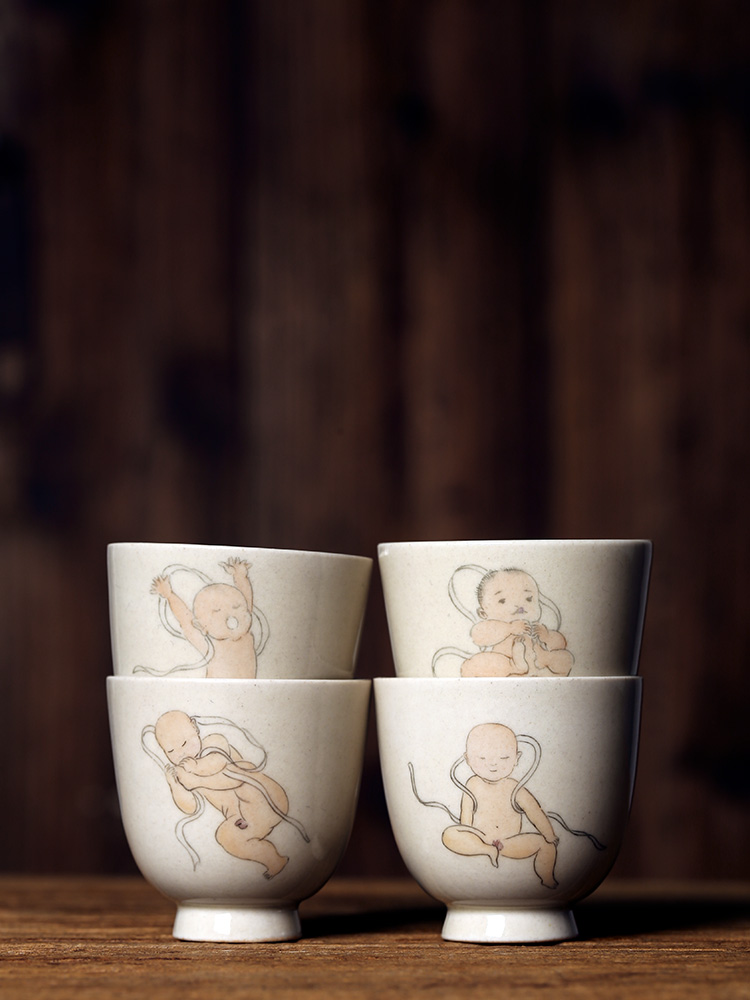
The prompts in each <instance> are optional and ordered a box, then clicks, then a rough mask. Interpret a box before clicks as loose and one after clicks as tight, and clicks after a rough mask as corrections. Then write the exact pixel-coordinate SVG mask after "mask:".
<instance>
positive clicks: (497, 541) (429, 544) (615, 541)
mask: <svg viewBox="0 0 750 1000" xmlns="http://www.w3.org/2000/svg"><path fill="white" fill-rule="evenodd" d="M480 545H481V546H487V545H533V546H535V547H538V548H552V547H553V546H556V547H562V548H575V547H581V548H582V547H584V546H587V547H593V546H601V547H602V548H604V547H609V548H615V547H618V546H620V547H622V546H648V547H652V546H653V542H652V541H651V539H650V538H484V539H483V538H463V539H461V538H454V539H449V538H446V539H442V540H441V539H433V540H417V541H412V542H410V541H400V542H379V543H378V555H385V554H386V553H387V552H388V550H390V549H417V548H420V549H426V548H442V547H444V548H459V547H462V546H480Z"/></svg>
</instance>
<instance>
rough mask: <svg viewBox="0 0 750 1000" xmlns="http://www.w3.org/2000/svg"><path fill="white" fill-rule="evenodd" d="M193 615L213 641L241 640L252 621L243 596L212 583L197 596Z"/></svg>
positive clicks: (229, 586) (240, 593)
mask: <svg viewBox="0 0 750 1000" xmlns="http://www.w3.org/2000/svg"><path fill="white" fill-rule="evenodd" d="M193 614H194V615H195V620H196V622H197V623H198V625H199V626H200V628H201V629H202V631H203V632H204V633H205V634H206V635H208V636H210V637H211V638H212V639H240V638H242V636H243V635H247V633H248V632H249V631H250V628H251V626H252V623H253V620H252V615H251V614H250V609H249V608H248V606H247V601H246V600H245V598H244V595H243V594H242V592H241V591H239V590H238V589H237V587H232V586H231V584H228V583H211V584H209V585H208V586H207V587H204V588H203V590H201V591H199V592H198V594H196V597H195V602H194V603H193Z"/></svg>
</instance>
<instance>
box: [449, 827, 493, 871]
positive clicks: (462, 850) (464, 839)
mask: <svg viewBox="0 0 750 1000" xmlns="http://www.w3.org/2000/svg"><path fill="white" fill-rule="evenodd" d="M443 843H444V844H445V846H446V847H447V848H448V850H449V851H453V853H454V854H463V855H464V856H465V857H478V856H480V855H484V856H485V857H487V858H489V859H490V861H491V862H492V864H493V865H494V866H495V868H497V855H498V848H497V846H496V845H495V844H486V843H485V842H484V841H483V840H482V838H481V837H480V836H479V834H478V833H477V832H476V830H473V829H472V828H471V827H469V826H449V827H448V829H447V830H444V831H443Z"/></svg>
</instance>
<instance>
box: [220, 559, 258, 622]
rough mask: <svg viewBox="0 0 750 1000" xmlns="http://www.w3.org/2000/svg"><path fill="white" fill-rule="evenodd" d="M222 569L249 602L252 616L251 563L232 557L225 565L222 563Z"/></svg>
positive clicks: (248, 606)
mask: <svg viewBox="0 0 750 1000" xmlns="http://www.w3.org/2000/svg"><path fill="white" fill-rule="evenodd" d="M220 565H221V568H222V569H224V570H226V572H227V573H229V575H230V576H231V577H232V579H233V580H234V585H235V587H236V588H237V590H239V592H240V593H241V594H242V596H243V597H244V598H245V600H246V601H247V609H248V611H249V612H250V613H251V614H252V610H253V588H252V584H251V583H250V563H249V562H247V561H246V560H245V559H239V558H237V557H236V556H232V557H230V558H229V559H227V561H226V562H225V563H221V564H220Z"/></svg>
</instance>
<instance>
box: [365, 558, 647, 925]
mask: <svg viewBox="0 0 750 1000" xmlns="http://www.w3.org/2000/svg"><path fill="white" fill-rule="evenodd" d="M378 556H379V563H380V571H381V578H382V583H383V591H384V596H385V602H386V611H387V616H388V625H389V630H390V636H391V645H392V650H393V657H394V662H395V669H396V675H397V676H396V677H395V678H382V677H381V678H377V679H376V680H375V706H376V716H377V728H378V744H379V750H380V758H381V767H382V773H383V783H384V787H385V792H386V800H387V805H388V812H389V816H390V820H391V825H392V828H393V832H394V836H395V838H396V842H397V845H398V847H399V850H400V852H401V855H402V857H403V859H404V861H405V863H406V865H407V867H408V868H409V870H410V871H411V873H412V874H413V876H414V877H415V878H416V879H417V881H418V882H419V883H420V884H421V885H422V887H423V888H424V889H425V890H426V891H427V892H428V893H430V894H431V895H433V896H434V897H436V898H437V899H439V900H441V901H443V902H444V903H445V904H446V905H447V908H448V909H447V915H446V918H445V922H444V925H443V932H442V933H443V937H444V938H446V939H448V940H455V941H472V942H485V943H491V942H506V943H512V942H530V941H556V940H565V939H568V938H571V937H574V936H575V935H576V934H577V929H576V924H575V918H574V916H573V914H572V911H571V906H572V904H574V903H575V902H576V901H578V900H580V899H582V898H583V897H584V896H586V895H587V894H589V893H590V892H591V891H592V890H593V889H594V888H595V887H596V886H597V885H598V884H599V883H600V882H601V881H602V879H603V878H604V877H605V875H606V874H607V873H608V872H609V870H610V869H611V867H612V865H613V863H614V861H615V859H616V857H617V853H618V849H619V846H620V842H621V840H622V836H623V832H624V829H625V825H626V820H627V816H628V812H629V808H630V803H631V798H632V793H633V784H634V778H635V766H636V756H637V746H638V732H639V724H640V706H641V679H640V677H638V676H636V671H637V665H638V657H639V651H640V644H641V634H642V629H643V620H644V612H645V605H646V594H647V587H648V577H649V571H650V563H651V544H650V543H649V542H647V541H628V540H622V541H617V540H567V541H554V540H540V541H470V542H469V541H466V542H400V543H390V544H383V545H381V546H379V550H378Z"/></svg>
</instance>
